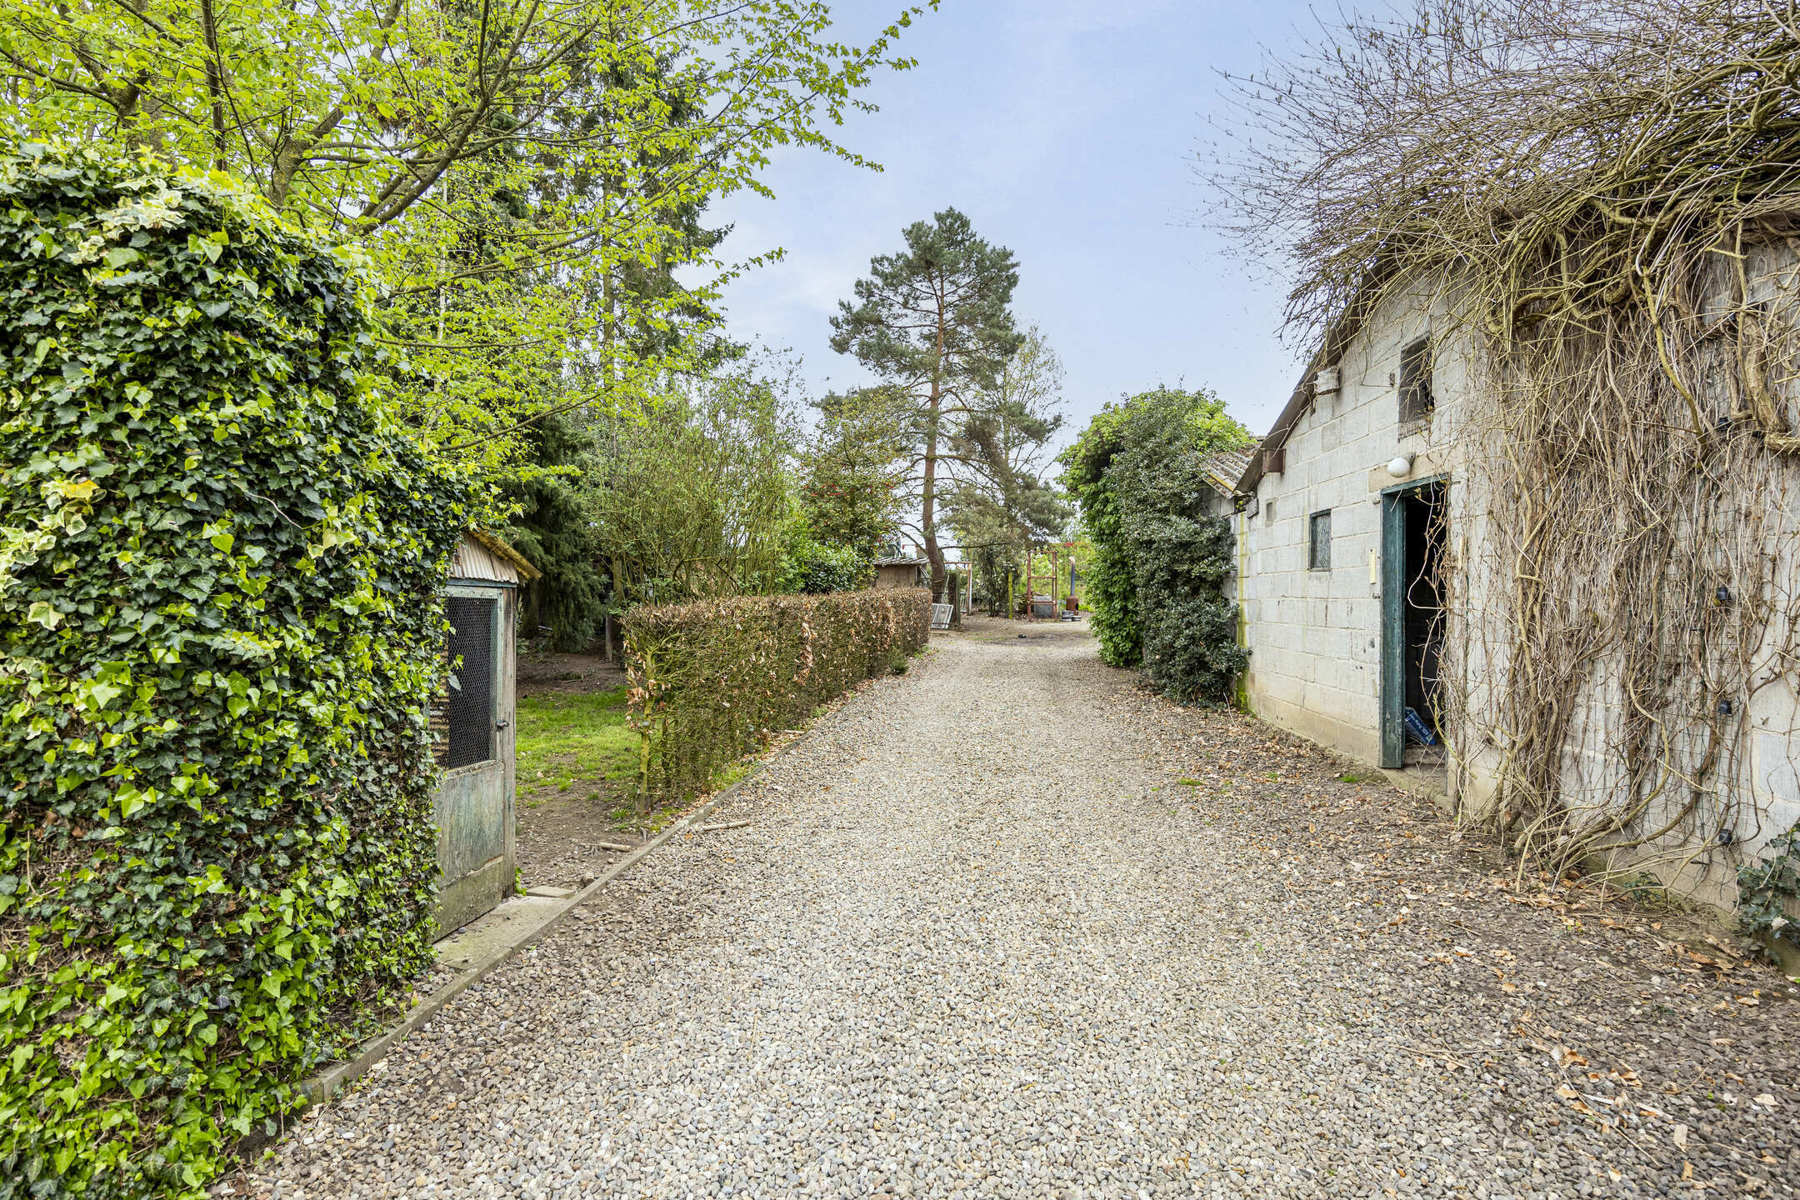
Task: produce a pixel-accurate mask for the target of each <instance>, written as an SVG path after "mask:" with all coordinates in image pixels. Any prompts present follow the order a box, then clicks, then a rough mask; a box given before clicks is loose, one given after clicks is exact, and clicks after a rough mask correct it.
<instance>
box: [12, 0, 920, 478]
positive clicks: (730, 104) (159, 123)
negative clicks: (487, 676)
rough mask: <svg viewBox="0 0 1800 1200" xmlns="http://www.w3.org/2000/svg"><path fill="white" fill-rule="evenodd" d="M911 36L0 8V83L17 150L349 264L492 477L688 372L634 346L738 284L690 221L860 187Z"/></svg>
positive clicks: (684, 352)
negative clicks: (802, 186) (530, 434)
mask: <svg viewBox="0 0 1800 1200" xmlns="http://www.w3.org/2000/svg"><path fill="white" fill-rule="evenodd" d="M919 11H920V9H918V8H908V9H906V10H905V11H904V12H902V13H900V14H899V16H898V18H897V19H896V20H895V21H894V22H893V23H892V24H890V25H889V26H887V27H886V28H885V29H883V30H882V31H881V32H880V33H879V34H878V35H877V36H876V37H875V38H874V39H873V40H872V41H870V42H869V43H868V44H866V45H850V44H846V43H844V42H841V41H838V40H836V39H834V38H833V37H832V36H831V12H830V9H829V6H828V5H827V4H826V3H824V0H730V2H728V0H568V2H566V3H559V4H555V5H543V4H540V3H537V2H536V0H483V2H482V3H480V4H445V3H442V2H441V0H393V2H392V3H384V4H380V5H362V6H358V5H317V4H302V5H287V4H276V3H270V2H269V0H246V2H244V3H237V4H233V5H231V6H229V7H228V8H227V7H226V6H224V5H221V4H220V3H219V2H218V0H129V2H127V3H119V4H72V5H70V4H54V5H52V4H42V3H38V2H37V0H0V84H3V86H4V87H5V90H6V94H7V97H8V99H9V100H10V101H11V105H10V112H11V119H12V121H13V122H14V125H15V127H16V129H17V130H18V132H20V133H21V134H23V135H24V136H26V137H29V138H35V139H44V140H49V139H55V138H63V139H67V140H70V141H79V142H83V143H88V144H97V145H101V146H109V147H111V148H113V149H114V150H115V151H131V152H135V151H138V150H144V149H148V150H153V151H155V152H157V153H158V154H159V155H161V156H162V157H164V158H167V159H169V160H172V161H174V162H176V163H180V164H186V165H190V166H194V167H199V168H202V169H211V170H218V171H221V172H225V173H228V174H230V175H232V176H234V177H236V178H237V179H239V180H242V181H244V182H245V183H247V184H248V185H249V186H250V187H252V188H254V189H255V190H256V191H258V192H260V194H261V195H262V196H263V198H264V199H265V200H266V201H267V202H268V203H269V204H270V206H271V207H273V208H274V209H276V210H277V211H278V212H279V213H280V214H281V215H283V216H284V217H285V218H287V219H288V220H290V221H293V222H295V223H297V224H300V225H302V226H304V227H306V228H308V229H310V230H313V231H316V232H325V233H328V234H330V235H332V236H333V237H334V238H336V239H338V240H341V241H346V242H350V243H354V244H357V245H360V246H361V247H362V248H363V249H365V250H366V252H367V253H368V255H369V262H370V266H371V268H372V270H373V271H374V272H375V274H376V276H377V277H378V278H379V280H380V281H381V283H382V288H381V292H382V302H381V307H380V311H379V312H378V314H377V315H378V317H379V319H380V320H381V321H382V322H383V324H384V325H385V326H386V327H387V328H386V329H385V330H383V331H382V334H381V336H382V339H383V340H384V341H385V342H386V343H388V344H389V345H390V346H391V347H394V348H396V349H399V350H401V351H404V352H405V354H406V355H407V356H408V357H410V358H411V359H412V361H413V362H414V365H415V367H417V369H418V374H417V375H416V376H414V377H410V378H412V379H413V380H414V382H413V383H412V386H409V387H407V388H405V389H404V392H403V398H404V399H405V400H406V401H407V412H406V414H405V415H406V417H407V419H408V420H409V421H410V422H411V424H412V425H413V426H414V427H415V428H416V429H417V430H419V431H421V432H422V433H423V435H424V436H425V437H426V439H427V440H428V441H431V442H433V443H435V444H437V445H439V446H441V447H444V448H446V449H449V450H452V451H454V453H455V454H456V455H457V456H458V457H461V458H464V459H472V460H474V461H475V462H477V463H478V464H480V465H482V466H483V467H485V468H486V469H487V470H489V471H490V472H492V471H504V470H507V469H510V467H511V466H512V465H513V464H514V463H515V462H516V461H517V460H518V459H519V458H520V457H521V455H522V454H523V453H525V452H526V451H527V449H528V447H525V446H523V445H522V444H521V441H520V438H519V436H518V435H519V432H520V430H521V429H522V428H523V427H524V426H525V425H526V424H528V423H529V422H530V421H532V420H535V419H538V418H540V417H541V416H542V415H543V414H544V413H545V412H546V411H554V410H570V411H572V410H576V409H579V408H582V407H586V406H593V405H604V406H609V407H611V408H613V409H616V410H621V411H623V410H630V409H632V408H634V407H636V406H637V405H639V404H640V403H645V402H648V401H649V399H650V398H651V397H652V396H653V395H654V394H655V393H656V392H657V391H658V389H659V388H660V386H661V384H660V381H661V379H662V378H663V377H664V375H665V374H666V373H667V372H668V371H669V370H672V369H673V370H693V369H695V368H696V367H699V366H703V365H704V364H705V362H706V361H707V360H706V356H707V354H708V353H709V352H711V351H712V350H713V349H714V348H715V343H714V342H712V341H711V340H709V339H705V338H700V339H697V340H696V339H690V338H686V337H651V336H649V335H650V334H653V333H656V334H661V333H667V332H669V331H672V330H680V329H683V328H686V327H688V326H690V325H692V324H694V323H695V322H696V321H698V322H699V323H700V324H701V325H702V326H705V324H706V322H705V320H704V319H703V318H702V314H703V312H704V310H709V309H711V308H712V306H713V302H714V299H715V298H716V292H717V286H718V284H719V281H720V280H721V279H722V278H724V277H725V276H727V275H728V274H729V273H730V271H731V270H733V269H735V268H733V267H729V266H727V265H726V264H722V263H719V262H717V261H715V260H714V257H713V255H714V249H715V246H716V244H717V238H716V237H715V236H713V233H712V232H710V231H706V230H704V229H703V228H702V227H701V226H700V225H699V212H700V208H701V206H702V205H703V204H704V203H705V201H706V200H707V199H709V198H716V197H718V196H721V195H726V194H729V193H732V192H735V191H738V190H740V189H744V188H750V189H764V188H765V186H766V185H764V184H762V183H761V181H760V180H759V178H758V176H759V174H760V172H761V171H762V170H763V168H764V167H765V166H766V165H767V164H768V162H769V159H770V156H771V155H772V154H773V153H774V152H775V151H776V150H778V149H780V148H783V147H795V146H803V147H809V148H812V149H816V150H819V151H822V152H824V153H828V154H832V155H834V156H837V157H839V158H843V159H845V160H847V161H850V162H852V163H857V164H865V160H863V159H862V158H860V157H859V156H858V155H856V154H855V153H854V152H852V151H851V150H849V149H847V148H845V147H844V146H842V145H840V144H839V143H838V142H837V140H836V139H835V131H836V127H837V126H838V125H839V124H841V123H842V120H843V118H844V117H845V116H846V114H847V113H849V112H851V111H855V110H866V109H868V108H870V107H871V106H870V105H869V103H868V102H867V101H866V100H864V99H862V98H861V92H862V91H863V89H865V88H866V87H867V86H868V85H869V83H870V82H871V81H872V80H873V79H874V77H875V76H876V74H877V73H878V72H880V71H881V70H883V69H904V68H906V67H909V66H910V65H912V64H911V62H910V60H908V59H904V58H899V57H896V56H895V55H894V54H893V53H892V47H893V45H894V43H895V41H896V39H897V38H898V37H899V36H900V35H901V32H902V30H903V28H904V27H905V26H907V25H908V24H910V22H911V20H912V18H913V17H914V15H916V14H917V13H918V12H919ZM865 165H866V164H865ZM751 261H752V262H754V261H755V260H751ZM740 265H747V264H740ZM678 273H684V274H683V277H684V278H687V277H691V278H692V280H693V282H691V283H689V284H688V285H686V286H680V287H678V286H675V285H674V281H675V279H676V278H677V274H678ZM596 364H598V365H599V366H600V367H601V368H602V369H600V370H597V371H596V370H595V369H594V367H595V366H596Z"/></svg>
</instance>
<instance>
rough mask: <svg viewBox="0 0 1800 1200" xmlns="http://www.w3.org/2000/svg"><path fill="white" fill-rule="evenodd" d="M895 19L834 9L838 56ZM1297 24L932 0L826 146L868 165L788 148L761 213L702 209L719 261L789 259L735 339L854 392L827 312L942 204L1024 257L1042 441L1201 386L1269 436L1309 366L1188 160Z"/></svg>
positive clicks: (1123, 8) (746, 198) (855, 8)
mask: <svg viewBox="0 0 1800 1200" xmlns="http://www.w3.org/2000/svg"><path fill="white" fill-rule="evenodd" d="M901 7H902V4H901V2H900V0H836V2H834V3H833V5H832V8H833V12H834V14H835V16H836V18H837V21H838V24H839V26H840V28H841V30H842V36H844V37H845V38H846V40H848V39H849V38H851V37H856V36H858V35H861V36H862V37H863V40H867V39H868V36H869V35H872V34H873V33H874V32H876V31H878V30H879V29H880V28H881V27H882V26H883V25H885V24H886V23H888V22H890V21H892V20H893V19H894V17H895V16H896V15H898V13H899V11H900V9H901ZM1315 29H1316V26H1315V25H1313V24H1312V21H1311V18H1310V17H1309V15H1308V11H1307V8H1306V6H1305V4H1304V3H1300V2H1297V0H1261V2H1258V3H1254V4H1242V5H1239V4H1214V3H1209V2H1207V0H943V3H942V7H941V8H940V9H939V11H937V12H935V13H931V12H927V13H926V14H925V15H924V16H923V17H922V18H920V19H918V20H917V21H915V22H914V24H913V26H912V28H911V29H909V30H907V31H906V32H905V33H904V34H903V36H902V39H901V41H900V43H899V45H898V47H897V51H898V52H899V53H901V54H905V55H908V56H911V57H914V58H916V59H918V66H917V67H916V68H914V69H912V70H909V71H903V72H890V73H886V74H884V75H883V76H882V77H881V78H880V79H879V80H878V81H877V82H876V84H875V85H874V86H873V87H872V88H871V89H870V90H869V91H868V92H867V93H866V95H867V97H868V98H870V99H872V100H873V101H875V102H876V103H877V104H879V105H880V111H879V112H877V113H873V114H853V115H852V116H851V117H850V118H849V119H848V120H847V121H846V124H845V126H844V127H843V129H842V130H841V131H840V133H841V137H840V141H841V142H842V143H843V144H844V145H846V146H848V147H850V148H851V149H853V150H855V151H857V152H859V153H861V154H863V155H866V156H867V157H870V158H872V159H874V160H875V161H877V162H879V163H881V164H882V166H883V167H884V168H885V170H883V171H882V172H880V173H876V172H873V171H869V170H867V169H859V168H857V167H854V166H851V165H850V164H847V163H843V162H840V161H837V160H834V159H831V158H828V157H826V156H825V155H823V154H821V153H819V152H817V151H803V150H795V151H784V152H783V153H782V154H781V155H780V156H779V157H778V158H777V159H776V161H775V162H774V163H773V164H772V166H771V168H770V169H769V171H768V172H767V174H766V176H765V180H766V182H768V183H769V185H770V186H771V187H772V188H773V189H774V191H775V193H776V198H775V199H774V200H772V201H771V200H768V199H765V198H762V197H759V196H754V195H749V194H743V195H738V196H733V197H730V198H728V199H727V201H726V202H724V203H720V204H716V205H715V206H714V207H713V209H712V210H710V215H711V216H712V217H713V218H715V219H716V218H723V220H724V221H725V222H729V223H731V224H732V225H733V226H734V228H733V232H732V235H731V237H730V238H729V239H728V240H727V243H726V251H727V255H728V257H735V256H748V255H750V254H754V253H758V252H760V251H763V250H766V249H768V248H770V247H776V246H778V247H780V248H782V250H784V251H785V254H786V257H785V259H784V260H783V261H780V262H777V263H775V264H773V265H770V266H766V267H762V268H759V269H757V270H755V271H753V272H752V273H751V274H749V275H748V276H746V277H744V278H743V279H741V280H739V281H738V282H736V283H734V284H732V285H731V287H730V290H729V291H728V292H727V293H726V297H725V300H726V305H727V308H728V312H729V319H730V324H731V332H732V334H733V335H734V336H735V337H738V338H740V339H744V340H751V341H754V342H757V343H760V344H762V345H765V346H770V347H776V348H789V349H792V350H793V351H795V352H797V353H798V354H799V355H800V357H801V360H802V364H803V369H802V378H803V379H804V380H805V382H806V384H807V387H808V389H809V394H810V395H812V396H817V395H819V394H822V393H823V392H824V391H826V390H829V389H835V388H843V387H848V386H854V385H856V384H858V383H863V382H869V381H870V377H869V375H868V374H867V373H866V372H865V371H864V370H863V369H862V368H861V367H860V366H859V365H858V364H857V363H856V362H855V361H854V360H852V359H850V358H848V357H846V356H841V355H838V354H835V353H833V352H832V350H831V346H830V337H831V326H830V318H831V315H832V314H833V313H834V312H836V311H837V303H838V301H839V300H841V299H845V298H848V297H849V296H850V295H851V287H852V285H853V283H854V282H855V280H856V279H857V278H858V277H860V276H862V275H864V274H866V273H867V270H868V266H869V259H870V257H871V256H873V255H876V254H883V253H890V252H894V251H898V250H900V249H901V248H902V246H903V244H904V243H903V240H902V237H901V230H902V229H903V228H905V226H907V225H908V224H910V223H912V222H913V221H917V220H927V219H929V218H930V217H931V215H932V214H933V213H935V212H937V211H939V210H941V209H943V208H945V207H956V208H959V209H961V210H962V211H963V212H964V213H966V214H968V216H969V217H970V219H971V221H972V222H973V223H974V226H975V229H976V231H977V232H978V233H980V234H981V235H982V236H983V237H985V238H987V239H988V240H990V241H993V242H997V243H999V244H1002V245H1005V246H1007V247H1009V248H1011V249H1012V251H1013V252H1014V253H1015V255H1016V256H1017V257H1018V260H1019V287H1018V291H1017V292H1016V293H1015V294H1014V299H1013V309H1014V312H1015V314H1016V316H1017V318H1018V320H1019V322H1020V324H1021V325H1022V326H1023V325H1030V324H1035V325H1037V326H1039V327H1040V328H1041V329H1042V330H1043V331H1044V333H1045V335H1046V336H1047V338H1048V340H1049V342H1050V344H1051V345H1052V346H1053V347H1054V348H1055V349H1056V351H1057V353H1058V354H1059V355H1060V357H1061V359H1062V362H1063V366H1064V368H1065V370H1066V372H1067V377H1066V381H1065V388H1064V399H1065V402H1066V412H1067V414H1068V417H1069V421H1068V427H1067V429H1066V430H1065V432H1064V434H1063V436H1062V438H1061V439H1059V440H1065V441H1066V440H1067V439H1068V438H1070V437H1072V436H1073V435H1074V434H1075V433H1076V432H1079V430H1080V428H1081V427H1083V426H1085V425H1086V424H1087V421H1088V418H1089V417H1091V416H1092V415H1093V414H1094V413H1095V412H1097V411H1098V410H1099V409H1100V407H1101V406H1102V405H1103V404H1105V403H1106V402H1107V401H1108V400H1114V399H1117V398H1118V397H1119V396H1120V395H1122V394H1126V393H1130V392H1137V391H1142V390H1144V389H1147V388H1151V387H1155V386H1156V385H1158V384H1170V385H1175V384H1184V385H1186V386H1188V387H1198V386H1204V387H1208V388H1211V389H1213V390H1214V391H1216V392H1217V393H1218V394H1219V395H1220V396H1221V397H1223V398H1224V400H1225V402H1226V406H1227V408H1228V409H1229V410H1230V412H1231V413H1232V414H1233V415H1234V416H1236V417H1237V418H1238V419H1239V420H1241V421H1243V422H1244V423H1245V424H1246V425H1248V426H1249V427H1250V428H1251V430H1252V432H1254V433H1256V434H1258V435H1260V434H1263V433H1266V432H1267V431H1268V427H1269V426H1270V424H1271V423H1273V421H1274V419H1275V417H1276V414H1277V413H1278V412H1279V411H1280V409H1281V406H1282V404H1283V403H1284V402H1285V401H1286V399H1287V396H1288V393H1289V392H1290V391H1291V390H1292V388H1293V385H1294V382H1295V379H1296V378H1297V375H1298V372H1299V371H1300V369H1301V366H1302V360H1303V359H1304V358H1305V357H1306V355H1305V354H1304V353H1303V349H1304V348H1301V347H1295V346H1289V345H1285V344H1284V343H1283V342H1282V341H1281V339H1280V337H1279V336H1278V334H1279V326H1280V320H1281V301H1282V295H1283V288H1282V286H1281V283H1280V280H1279V279H1277V278H1275V277H1274V276H1273V275H1270V274H1268V273H1266V272H1261V271H1255V270H1252V269H1251V268H1250V267H1249V266H1248V265H1247V264H1246V263H1245V262H1243V261H1241V260H1240V259H1239V258H1237V257H1235V256H1234V255H1233V254H1232V253H1231V246H1230V245H1229V244H1228V243H1227V242H1226V241H1225V240H1223V239H1222V238H1221V237H1220V236H1219V235H1217V234H1215V233H1213V232H1211V231H1209V230H1207V229H1206V228H1204V227H1203V226H1202V225H1201V224H1200V223H1199V221H1200V218H1201V215H1202V214H1203V212H1204V210H1205V208H1206V206H1207V204H1208V201H1209V197H1208V194H1207V192H1206V191H1205V189H1204V186H1203V185H1202V183H1201V182H1200V180H1199V179H1198V178H1197V177H1196V175H1195V171H1194V156H1195V154H1196V152H1197V151H1198V150H1199V149H1200V148H1201V147H1202V146H1203V145H1204V144H1205V143H1206V142H1208V141H1209V140H1210V139H1211V138H1212V137H1213V136H1215V135H1214V134H1212V133H1211V131H1210V130H1209V127H1208V121H1209V119H1210V118H1211V117H1212V116H1213V114H1215V113H1217V112H1219V111H1220V109H1221V107H1222V99H1221V81H1220V79H1219V74H1218V72H1219V71H1220V70H1230V71H1234V72H1247V71H1250V70H1254V69H1255V68H1256V66H1257V64H1258V63H1259V62H1260V61H1261V57H1262V50H1263V48H1265V47H1267V48H1269V49H1272V50H1276V51H1279V50H1280V49H1281V47H1283V46H1293V45H1297V44H1298V43H1299V41H1300V40H1301V39H1302V37H1303V36H1310V34H1311V32H1312V31H1313V30H1315Z"/></svg>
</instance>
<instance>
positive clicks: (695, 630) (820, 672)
mask: <svg viewBox="0 0 1800 1200" xmlns="http://www.w3.org/2000/svg"><path fill="white" fill-rule="evenodd" d="M930 636H931V593H930V592H928V591H926V590H925V589H923V588H906V589H892V588H890V589H885V590H878V591H861V592H833V593H831V594H829V595H824V596H743V597H737V598H733V599H728V600H707V601H702V602H700V603H697V604H671V605H661V606H653V607H644V608H634V609H632V610H631V611H630V612H628V613H626V614H625V654H626V672H627V675H628V677H629V679H630V681H631V692H630V697H631V707H632V712H633V716H634V722H635V724H636V725H637V728H638V730H639V732H640V734H641V735H642V737H643V738H644V742H643V759H642V764H641V766H642V776H641V784H642V789H643V790H642V796H643V799H644V801H645V802H646V803H648V802H650V801H652V800H669V799H682V798H685V797H688V796H692V795H695V794H696V793H698V792H701V791H704V790H705V789H706V788H707V786H708V785H709V784H710V783H711V781H712V780H713V778H714V776H715V775H716V774H717V773H718V772H719V770H720V769H721V768H723V767H725V766H728V765H729V764H731V763H733V762H735V761H736V760H737V759H739V758H741V757H742V756H743V755H745V754H746V753H748V752H750V751H751V750H754V749H756V748H757V747H758V746H760V745H761V744H762V743H763V742H764V741H765V740H766V739H767V738H768V736H769V735H770V734H771V733H773V732H775V731H776V730H780V729H786V728H789V727H791V726H793V725H794V724H796V723H798V722H799V721H802V720H804V719H805V718H807V717H808V716H810V715H811V714H812V710H813V709H814V708H815V707H816V706H817V705H819V704H821V703H822V702H824V701H826V700H830V699H831V698H833V697H835V696H839V695H842V694H843V693H844V692H845V691H847V690H849V688H850V687H851V686H852V685H854V684H855V683H857V682H858V681H860V680H863V679H867V678H869V677H871V676H874V675H880V674H884V673H886V672H887V671H889V670H891V669H892V668H893V667H894V666H896V665H897V664H898V663H899V662H901V661H903V660H904V657H905V656H906V655H907V654H910V653H912V652H913V651H915V650H918V649H919V648H920V647H922V646H924V645H925V642H926V640H927V639H928V638H929V637H930Z"/></svg>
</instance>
